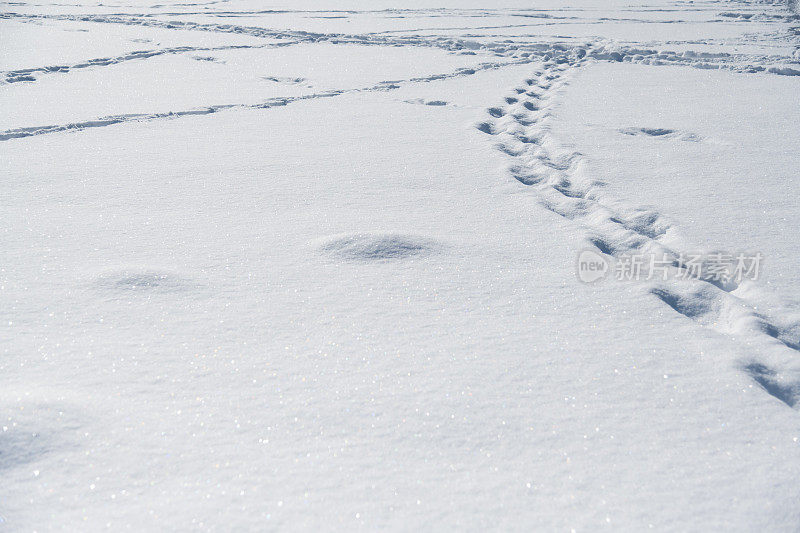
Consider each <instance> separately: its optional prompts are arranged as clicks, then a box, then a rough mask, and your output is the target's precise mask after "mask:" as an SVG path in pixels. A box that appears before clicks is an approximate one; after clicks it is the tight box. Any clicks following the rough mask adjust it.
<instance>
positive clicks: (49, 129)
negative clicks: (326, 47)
mask: <svg viewBox="0 0 800 533" xmlns="http://www.w3.org/2000/svg"><path fill="white" fill-rule="evenodd" d="M531 61H532V60H528V59H522V60H515V61H506V62H500V63H498V62H487V63H483V64H481V65H478V66H476V67H472V68H459V69H456V70H455V71H453V72H448V73H444V74H431V75H428V76H420V77H416V78H409V79H405V80H391V81H383V82H380V83H377V84H375V85H371V86H369V87H360V88H355V89H342V90H331V91H324V92H320V93H313V94H307V95H302V96H285V97H278V98H271V99H269V100H266V101H264V102H260V103H256V104H220V105H212V106H206V107H201V108H197V109H189V110H183V111H169V112H164V113H145V114H124V115H114V116H108V117H100V118H96V119H92V120H87V121H82V122H71V123H68V124H54V125H49V126H28V127H22V128H13V129H8V130H5V131H2V132H0V141H8V140H11V139H21V138H25V137H32V136H35V135H44V134H47V133H58V132H64V131H79V130H84V129H88V128H100V127H104V126H112V125H114V124H121V123H125V122H145V121H152V120H162V119H171V118H179V117H185V116H197V115H210V114H212V113H217V112H219V111H224V110H227V109H269V108H272V107H280V106H285V105H288V104H291V103H295V102H301V101H304V100H315V99H319V98H331V97H335V96H339V95H342V94H352V93H360V92H372V91H391V90H394V89H399V88H400V86H401V85H404V84H409V83H427V82H431V81H437V80H445V79H450V78H458V77H462V76H471V75H473V74H475V73H476V72H477V71H480V70H496V69H500V68H504V67H509V66H513V65H522V64H526V63H530V62H531ZM432 105H436V104H432Z"/></svg>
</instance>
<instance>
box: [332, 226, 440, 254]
mask: <svg viewBox="0 0 800 533" xmlns="http://www.w3.org/2000/svg"><path fill="white" fill-rule="evenodd" d="M317 247H318V249H319V250H320V251H321V252H322V253H324V254H328V255H331V256H334V257H338V258H341V259H346V260H349V261H388V260H399V259H406V258H409V257H415V256H421V255H428V254H432V253H436V252H438V251H440V250H441V249H442V245H441V244H440V243H438V242H436V241H434V240H433V239H429V238H426V237H421V236H416V235H402V234H397V233H355V234H347V235H336V236H333V237H329V238H327V239H324V240H322V241H318V242H317Z"/></svg>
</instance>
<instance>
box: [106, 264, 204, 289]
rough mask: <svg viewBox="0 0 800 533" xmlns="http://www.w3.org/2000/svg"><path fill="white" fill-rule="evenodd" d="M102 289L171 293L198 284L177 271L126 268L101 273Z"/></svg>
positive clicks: (194, 286) (191, 287)
mask: <svg viewBox="0 0 800 533" xmlns="http://www.w3.org/2000/svg"><path fill="white" fill-rule="evenodd" d="M97 284H98V286H99V287H100V288H101V289H105V290H108V291H120V292H126V293H127V292H148V293H171V292H183V291H187V290H191V289H193V288H196V287H198V284H197V283H196V282H195V281H193V280H191V279H189V278H185V277H183V276H180V275H178V274H176V273H173V272H169V271H166V270H156V269H148V268H124V269H120V270H113V271H110V272H105V273H103V274H101V275H100V276H99V277H98V279H97Z"/></svg>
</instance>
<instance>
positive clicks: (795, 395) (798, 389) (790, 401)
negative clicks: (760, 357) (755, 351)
mask: <svg viewBox="0 0 800 533" xmlns="http://www.w3.org/2000/svg"><path fill="white" fill-rule="evenodd" d="M744 371H745V372H747V373H748V374H750V377H752V378H753V379H754V380H755V381H756V383H758V384H759V385H761V387H762V388H763V389H764V390H765V391H767V392H768V393H769V394H771V395H772V396H774V397H775V398H777V399H779V400H780V401H782V402H783V403H785V404H786V405H788V406H789V407H794V406H795V405H797V403H798V400H800V384H799V383H792V384H785V383H781V382H780V381H779V380H778V373H777V372H775V371H774V370H772V369H771V368H769V367H767V366H765V365H763V364H761V363H751V364H749V365H747V366H745V367H744Z"/></svg>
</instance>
